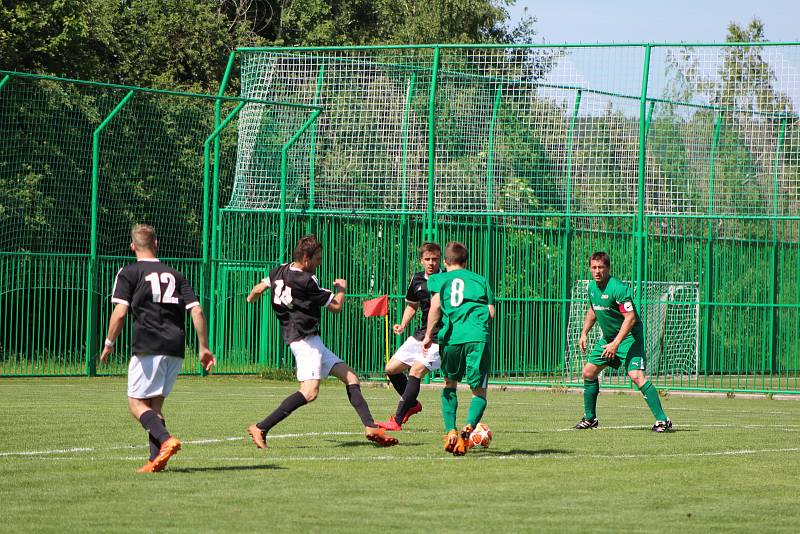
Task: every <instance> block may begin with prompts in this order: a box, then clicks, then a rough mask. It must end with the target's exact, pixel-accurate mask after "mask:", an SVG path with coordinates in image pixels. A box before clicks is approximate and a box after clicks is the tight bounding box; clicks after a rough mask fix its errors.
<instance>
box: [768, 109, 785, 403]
mask: <svg viewBox="0 0 800 534" xmlns="http://www.w3.org/2000/svg"><path fill="white" fill-rule="evenodd" d="M785 138H786V117H785V116H784V117H783V118H781V126H780V131H779V132H778V146H777V147H776V149H775V177H774V180H773V184H772V215H773V219H772V254H770V258H769V270H770V275H769V278H768V279H769V294H770V304H771V305H772V307H771V308H770V309H769V330H768V336H769V337H768V339H767V342H768V343H769V350H768V351H767V354H766V356H768V357H769V372H770V378H771V377H772V375H773V373H774V372H775V368H776V364H777V355H776V351H777V349H778V339H777V336H778V332H777V328H776V326H775V323H776V317H775V316H776V315H777V313H778V308H776V307H775V304H777V303H778V291H780V287H779V286H780V281H779V278H778V275H779V274H780V269H779V268H778V266H779V264H780V253H779V250H780V248H779V244H778V222H777V220H776V219H775V217H777V216H778V213H779V211H780V202H779V201H778V195H779V194H780V187H779V182H780V165H781V153H782V152H783V142H784V140H785ZM770 387H772V384H770Z"/></svg>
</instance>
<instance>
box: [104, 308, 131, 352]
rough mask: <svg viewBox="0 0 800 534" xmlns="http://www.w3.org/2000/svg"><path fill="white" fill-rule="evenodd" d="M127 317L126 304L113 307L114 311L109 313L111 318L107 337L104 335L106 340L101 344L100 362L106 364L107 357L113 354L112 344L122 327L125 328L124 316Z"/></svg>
mask: <svg viewBox="0 0 800 534" xmlns="http://www.w3.org/2000/svg"><path fill="white" fill-rule="evenodd" d="M127 315H128V305H127V304H117V305H116V306H114V311H112V312H111V318H110V319H109V320H108V335H106V340H105V342H104V343H103V352H102V354H100V361H101V362H103V363H106V362H107V361H108V357H109V356H111V354H112V353H113V352H114V344H115V343H116V340H117V338H118V337H119V333H120V332H121V331H122V327H123V326H125V316H127Z"/></svg>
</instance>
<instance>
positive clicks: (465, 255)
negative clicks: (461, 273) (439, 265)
mask: <svg viewBox="0 0 800 534" xmlns="http://www.w3.org/2000/svg"><path fill="white" fill-rule="evenodd" d="M467 259H469V251H468V250H467V247H465V246H464V245H463V244H462V243H459V242H458V241H450V242H449V243H448V244H447V246H446V247H445V249H444V261H445V262H447V264H448V265H461V266H462V267H463V266H465V265H466V264H467Z"/></svg>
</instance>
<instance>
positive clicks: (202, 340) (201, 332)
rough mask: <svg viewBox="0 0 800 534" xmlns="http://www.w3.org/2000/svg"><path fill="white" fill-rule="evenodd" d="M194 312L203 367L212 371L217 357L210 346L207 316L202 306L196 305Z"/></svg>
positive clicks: (193, 317)
mask: <svg viewBox="0 0 800 534" xmlns="http://www.w3.org/2000/svg"><path fill="white" fill-rule="evenodd" d="M191 314H192V323H193V324H194V329H195V331H196V332H197V343H198V346H199V348H198V356H199V357H200V364H201V365H202V366H203V369H205V370H206V371H210V370H211V368H212V367H214V366H215V365H216V364H217V359H216V358H214V354H213V353H212V352H211V350H210V349H209V348H208V326H207V324H206V317H205V315H204V314H203V309H202V308H200V306H195V307H194V308H192V310H191Z"/></svg>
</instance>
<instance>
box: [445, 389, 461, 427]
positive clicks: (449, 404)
mask: <svg viewBox="0 0 800 534" xmlns="http://www.w3.org/2000/svg"><path fill="white" fill-rule="evenodd" d="M457 411H458V395H457V394H456V390H455V388H444V389H443V390H442V419H443V420H444V431H445V432H450V431H451V430H453V429H455V428H456V412H457Z"/></svg>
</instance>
